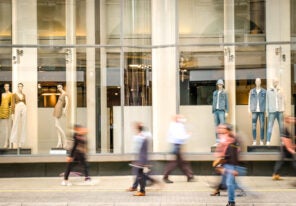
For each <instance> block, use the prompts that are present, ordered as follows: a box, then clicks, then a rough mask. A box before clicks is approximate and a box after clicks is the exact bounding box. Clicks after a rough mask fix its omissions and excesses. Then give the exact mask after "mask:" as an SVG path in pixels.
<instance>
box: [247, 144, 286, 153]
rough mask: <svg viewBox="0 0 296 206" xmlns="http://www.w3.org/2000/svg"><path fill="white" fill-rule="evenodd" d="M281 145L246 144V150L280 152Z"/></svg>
mask: <svg viewBox="0 0 296 206" xmlns="http://www.w3.org/2000/svg"><path fill="white" fill-rule="evenodd" d="M280 151H281V147H280V146H270V145H269V146H266V145H264V146H259V145H258V146H256V145H254V146H253V145H252V146H248V147H247V152H280Z"/></svg>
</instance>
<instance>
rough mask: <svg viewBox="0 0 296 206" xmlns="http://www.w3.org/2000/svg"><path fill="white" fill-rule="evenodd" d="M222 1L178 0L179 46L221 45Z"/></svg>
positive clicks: (222, 25)
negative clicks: (198, 44)
mask: <svg viewBox="0 0 296 206" xmlns="http://www.w3.org/2000/svg"><path fill="white" fill-rule="evenodd" d="M223 2H224V1H220V0H179V1H178V6H179V8H178V9H179V36H180V39H179V42H180V44H197V43H221V42H223V33H224V13H223V12H224V4H223Z"/></svg>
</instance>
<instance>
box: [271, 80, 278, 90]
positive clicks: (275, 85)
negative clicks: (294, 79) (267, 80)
mask: <svg viewBox="0 0 296 206" xmlns="http://www.w3.org/2000/svg"><path fill="white" fill-rule="evenodd" d="M278 85H279V80H278V79H277V78H274V79H273V80H272V86H273V87H274V88H277V87H278Z"/></svg>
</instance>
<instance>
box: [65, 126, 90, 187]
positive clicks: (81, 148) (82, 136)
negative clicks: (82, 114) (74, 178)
mask: <svg viewBox="0 0 296 206" xmlns="http://www.w3.org/2000/svg"><path fill="white" fill-rule="evenodd" d="M86 134H87V129H86V128H85V127H83V126H81V125H75V126H74V135H73V140H74V143H73V147H72V149H71V152H70V154H69V156H68V157H67V169H66V172H65V173H64V180H63V181H62V183H61V185H63V186H70V185H71V182H69V181H68V178H69V174H70V172H71V170H72V169H73V166H74V163H75V161H78V162H79V163H80V164H81V165H82V166H83V167H84V175H85V181H90V180H91V179H90V177H89V175H88V163H87V161H86V152H87V139H86Z"/></svg>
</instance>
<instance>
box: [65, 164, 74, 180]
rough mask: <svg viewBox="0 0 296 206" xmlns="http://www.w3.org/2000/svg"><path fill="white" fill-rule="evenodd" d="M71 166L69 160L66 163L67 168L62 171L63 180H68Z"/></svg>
mask: <svg viewBox="0 0 296 206" xmlns="http://www.w3.org/2000/svg"><path fill="white" fill-rule="evenodd" d="M72 167H73V162H69V163H68V164H67V169H66V171H65V173H64V180H68V178H69V174H70V172H71V169H72Z"/></svg>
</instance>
